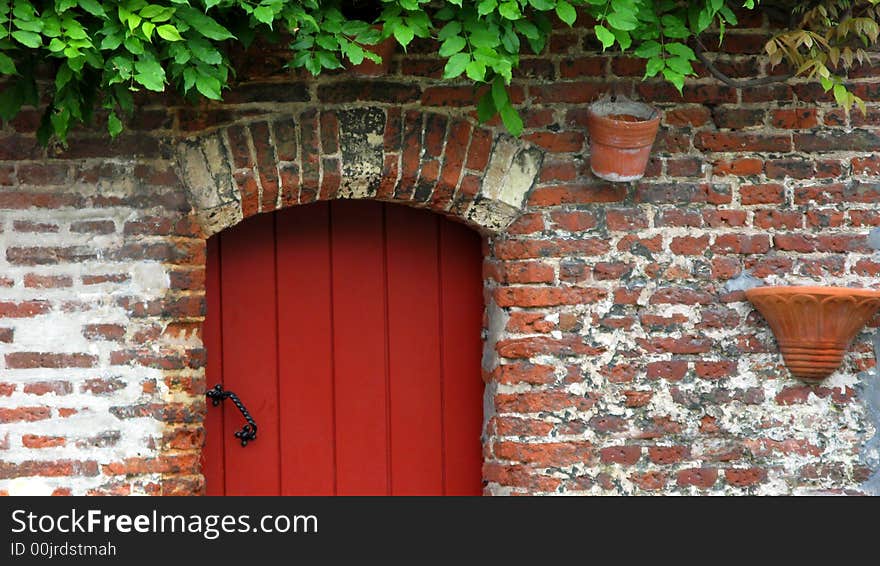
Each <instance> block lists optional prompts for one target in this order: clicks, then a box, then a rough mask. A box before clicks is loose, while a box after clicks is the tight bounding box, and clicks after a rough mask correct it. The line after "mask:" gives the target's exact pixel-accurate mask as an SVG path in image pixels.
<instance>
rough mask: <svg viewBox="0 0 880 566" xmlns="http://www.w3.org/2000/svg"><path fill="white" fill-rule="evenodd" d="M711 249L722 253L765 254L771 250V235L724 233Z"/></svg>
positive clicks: (718, 237) (717, 238)
mask: <svg viewBox="0 0 880 566" xmlns="http://www.w3.org/2000/svg"><path fill="white" fill-rule="evenodd" d="M711 249H712V251H713V252H715V253H720V254H763V253H767V252H768V251H769V250H770V237H769V236H767V235H765V234H758V235H753V236H752V235H743V234H722V235H720V236H717V237H716V238H715V243H714V244H712V248H711Z"/></svg>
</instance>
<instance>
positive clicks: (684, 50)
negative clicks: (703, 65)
mask: <svg viewBox="0 0 880 566" xmlns="http://www.w3.org/2000/svg"><path fill="white" fill-rule="evenodd" d="M663 47H664V48H665V49H666V52H667V53H670V54H672V55H675V56H677V57H681V58H682V59H686V60H688V61H693V60H695V59H696V58H697V56H696V54H694V50H693V49H691V48H690V47H688V46H687V45H685V44H684V43H675V42H673V43H667V44H665V45H664V46H663Z"/></svg>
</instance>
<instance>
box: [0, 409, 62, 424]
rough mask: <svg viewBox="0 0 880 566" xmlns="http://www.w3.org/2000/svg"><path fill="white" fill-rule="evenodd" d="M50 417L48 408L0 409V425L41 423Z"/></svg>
mask: <svg viewBox="0 0 880 566" xmlns="http://www.w3.org/2000/svg"><path fill="white" fill-rule="evenodd" d="M51 416H52V411H51V410H50V409H49V407H18V408H15V409H7V408H4V407H0V423H15V422H22V421H24V422H33V421H42V420H45V419H48V418H50V417H51Z"/></svg>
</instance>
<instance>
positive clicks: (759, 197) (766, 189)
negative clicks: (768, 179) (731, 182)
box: [739, 183, 785, 205]
mask: <svg viewBox="0 0 880 566" xmlns="http://www.w3.org/2000/svg"><path fill="white" fill-rule="evenodd" d="M739 194H740V199H741V201H742V203H743V204H745V205H749V204H780V203H783V202H785V189H784V188H783V186H782V185H777V184H775V183H765V184H762V185H743V186H741V187H740V188H739Z"/></svg>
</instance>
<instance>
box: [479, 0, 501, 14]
mask: <svg viewBox="0 0 880 566" xmlns="http://www.w3.org/2000/svg"><path fill="white" fill-rule="evenodd" d="M497 7H498V0H480V3H479V4H478V5H477V13H478V14H480V15H481V16H485V15H486V14H491V13H492V12H494V11H495V8H497Z"/></svg>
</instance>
